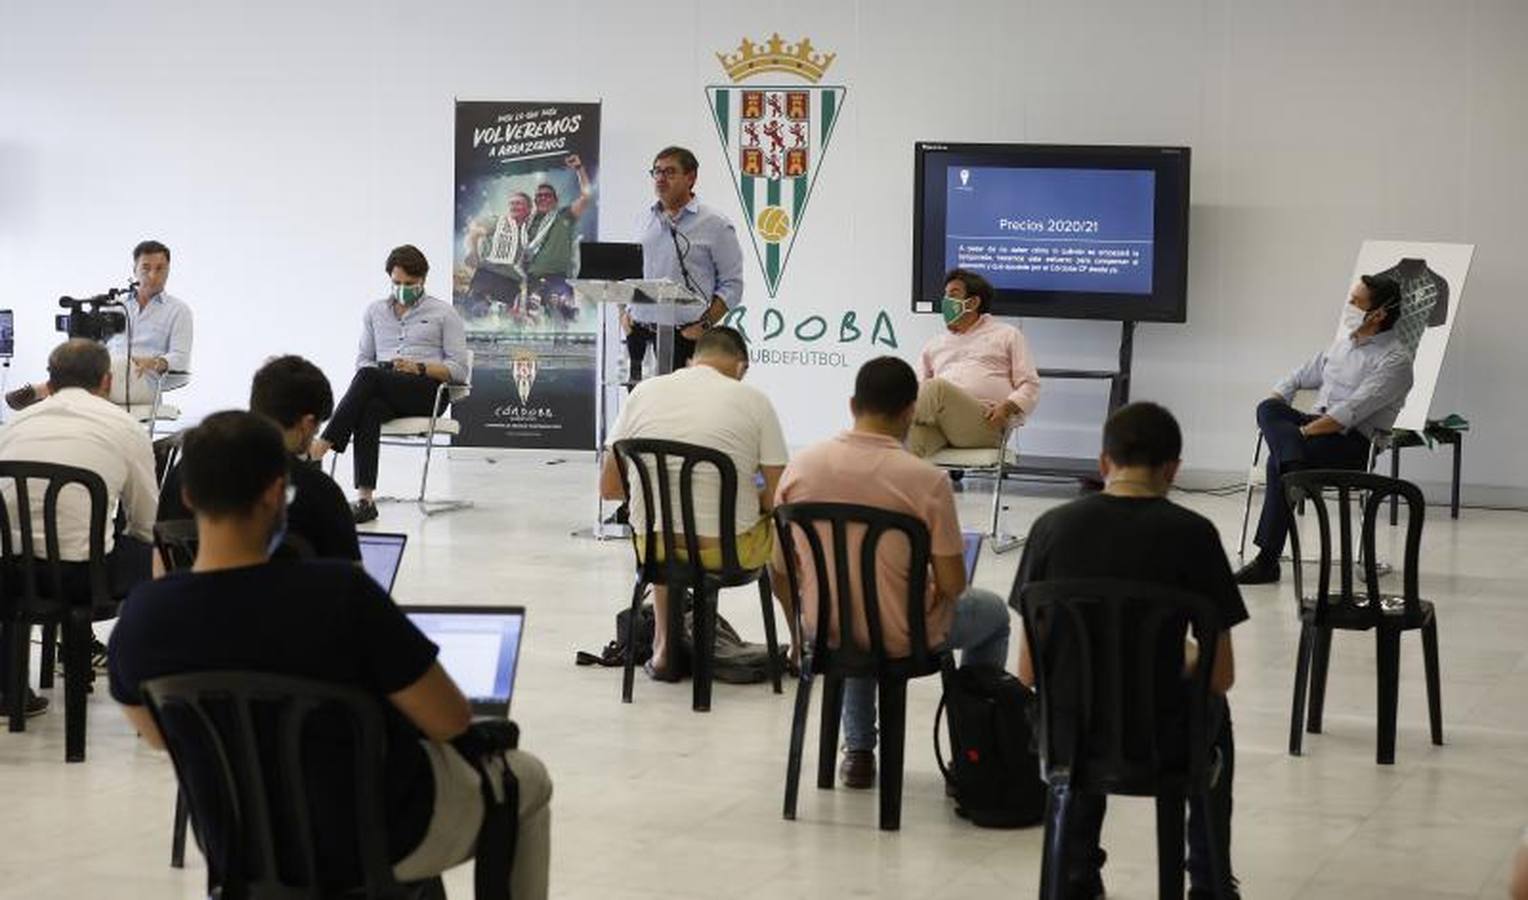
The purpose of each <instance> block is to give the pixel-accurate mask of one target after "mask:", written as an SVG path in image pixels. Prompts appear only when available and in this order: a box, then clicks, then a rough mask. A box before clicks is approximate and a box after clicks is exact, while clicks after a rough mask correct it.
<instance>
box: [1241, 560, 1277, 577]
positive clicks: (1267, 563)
mask: <svg viewBox="0 0 1528 900" xmlns="http://www.w3.org/2000/svg"><path fill="white" fill-rule="evenodd" d="M1278 580H1279V561H1278V560H1276V559H1264V558H1263V557H1262V556H1257V557H1255V558H1254V559H1253V560H1252V562H1249V563H1247V564H1246V565H1245V566H1242V567H1241V569H1240V570H1238V571H1237V573H1236V583H1237V584H1277V583H1278Z"/></svg>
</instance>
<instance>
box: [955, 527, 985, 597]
mask: <svg viewBox="0 0 1528 900" xmlns="http://www.w3.org/2000/svg"><path fill="white" fill-rule="evenodd" d="M982 537H983V535H982V533H981V532H980V531H962V532H961V533H960V538H961V541H962V542H963V543H964V544H965V546H964V547H963V548H962V552H963V553H964V554H965V557H966V584H968V585H969V584H970V583H971V581H972V579H974V578H975V577H976V561H977V560H978V559H981V556H982Z"/></svg>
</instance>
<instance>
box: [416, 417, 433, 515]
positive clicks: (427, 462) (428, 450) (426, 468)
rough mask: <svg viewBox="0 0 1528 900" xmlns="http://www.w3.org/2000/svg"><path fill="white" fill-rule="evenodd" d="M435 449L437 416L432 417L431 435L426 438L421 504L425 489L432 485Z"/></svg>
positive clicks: (420, 492) (420, 494)
mask: <svg viewBox="0 0 1528 900" xmlns="http://www.w3.org/2000/svg"><path fill="white" fill-rule="evenodd" d="M434 449H435V416H433V415H432V416H430V433H429V434H427V435H425V438H424V473H423V474H422V475H420V477H419V503H421V504H423V503H424V489H425V488H426V487H428V486H429V484H430V453H431V451H433V450H434Z"/></svg>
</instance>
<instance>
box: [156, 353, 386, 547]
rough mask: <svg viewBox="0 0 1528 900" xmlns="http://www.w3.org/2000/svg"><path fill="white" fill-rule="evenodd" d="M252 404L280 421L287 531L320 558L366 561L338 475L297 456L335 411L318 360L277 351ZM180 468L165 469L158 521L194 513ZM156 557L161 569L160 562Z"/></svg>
mask: <svg viewBox="0 0 1528 900" xmlns="http://www.w3.org/2000/svg"><path fill="white" fill-rule="evenodd" d="M249 409H250V411H251V412H256V413H259V414H260V415H262V416H265V417H267V418H269V419H273V420H274V421H275V422H276V424H277V425H280V426H281V430H282V436H283V438H284V439H285V443H286V448H287V453H288V455H289V456H290V457H291V464H290V467H289V470H288V473H287V476H288V478H289V479H290V484H291V486H292V499H291V502H290V503H288V504H287V533H288V534H290V535H295V536H296V537H298V538H300V539H301V540H302V541H303V543H304V544H305V545H306V547H307V548H309V549H311V550H312V551H313V555H314V556H316V557H318V558H319V559H348V560H352V561H354V562H360V561H361V545H360V543H359V542H358V541H357V539H356V533H355V519H354V517H353V516H352V515H351V513H350V504H349V503H347V502H345V494H344V492H343V491H341V490H340V487H339V485H337V484H335V483H334V479H332V478H330V477H329V476H328V475H326V474H324V471H323V470H322V469H320V468H319V467H318V466H316V465H314V464H312V463H309V462H306V461H304V460H302V459H299V458H298V457H297V454H298V453H301V452H303V451H305V450H307V448H308V445H309V444H311V443H313V437H314V435H316V434H318V427H319V425H321V424H323V422H324V420H325V419H327V418H329V416H330V415H331V414H333V412H334V392H333V390H331V389H330V387H329V379H327V378H325V377H324V373H323V372H322V371H320V370H319V368H318V366H315V365H313V364H312V363H310V362H308V361H307V360H306V359H303V358H302V357H300V356H278V357H276V358H275V359H272V360H270V361H269V362H267V363H266V364H265V365H263V366H261V367H260V371H258V372H256V373H255V380H254V383H253V384H251V386H250V391H249ZM180 488H181V482H180V469H179V468H178V467H177V468H174V469H171V470H170V471H169V473H168V474H167V475H165V479H164V484H163V485H162V486H161V487H160V489H159V515H158V517H157V519H156V521H157V522H171V521H175V520H179V519H189V518H191V510H190V509H189V508H187V506H186V503H185V500H184V499H183V498H182V497H181V491H180ZM158 562H159V561H158V559H157V558H156V560H155V563H156V570H157V565H158Z"/></svg>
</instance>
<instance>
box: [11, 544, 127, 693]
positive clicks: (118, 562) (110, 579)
mask: <svg viewBox="0 0 1528 900" xmlns="http://www.w3.org/2000/svg"><path fill="white" fill-rule="evenodd" d="M153 553H154V548H153V546H152V545H150V544H146V543H144V542H143V541H140V540H138V539H137V538H133V537H128V536H126V535H121V534H119V535H117V537H116V545H115V546H113V547H112V549H111V552H110V553H108V554H106V589H107V591H108V592H109V593H110V594H111V596H112V599H114V600H121V599H122V598H123V597H126V596H127V595H128V592H130V591H131V590H132V589H133V588H134V587H136V586H137V585H138V584H139V583H141V582H144V581H148V580H149V579H150V578H152V577H153V574H154V573H153ZM47 567H48V564H47V563H46V562H39V563H38V564H37V569H36V572H37V580H38V588H39V590H47V591H52V587H51V586H50V585H51V583H52V582H51V581H49V575H48V568H47ZM61 568H62V569H63V571H62V572H61V573H60V574H61V578H62V581H63V589H64V594H65V596H68V597H85V596H88V595H89V594H90V565H89V564H88V563H83V562H66V563H63V564H62V566H61ZM19 577H20V571H19V569H18V570H16V571H11V572H7V573H6V581H7V583H8V584H9V586H10V590H11V592H12V594H13V595H17V594H19V593H20V591H21V586H20V582H19V581H16V580H15V579H17V578H19ZM6 627H7V628H13V627H15V626H14V625H9V624H8V625H7V626H6ZM29 630H30V629H29ZM10 644H11V642H10V640H8V639H7V640H0V678H9V673H10V671H11V653H10V650H11V648H10ZM7 683H8V682H7ZM3 694H4V690H3V688H0V695H3Z"/></svg>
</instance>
